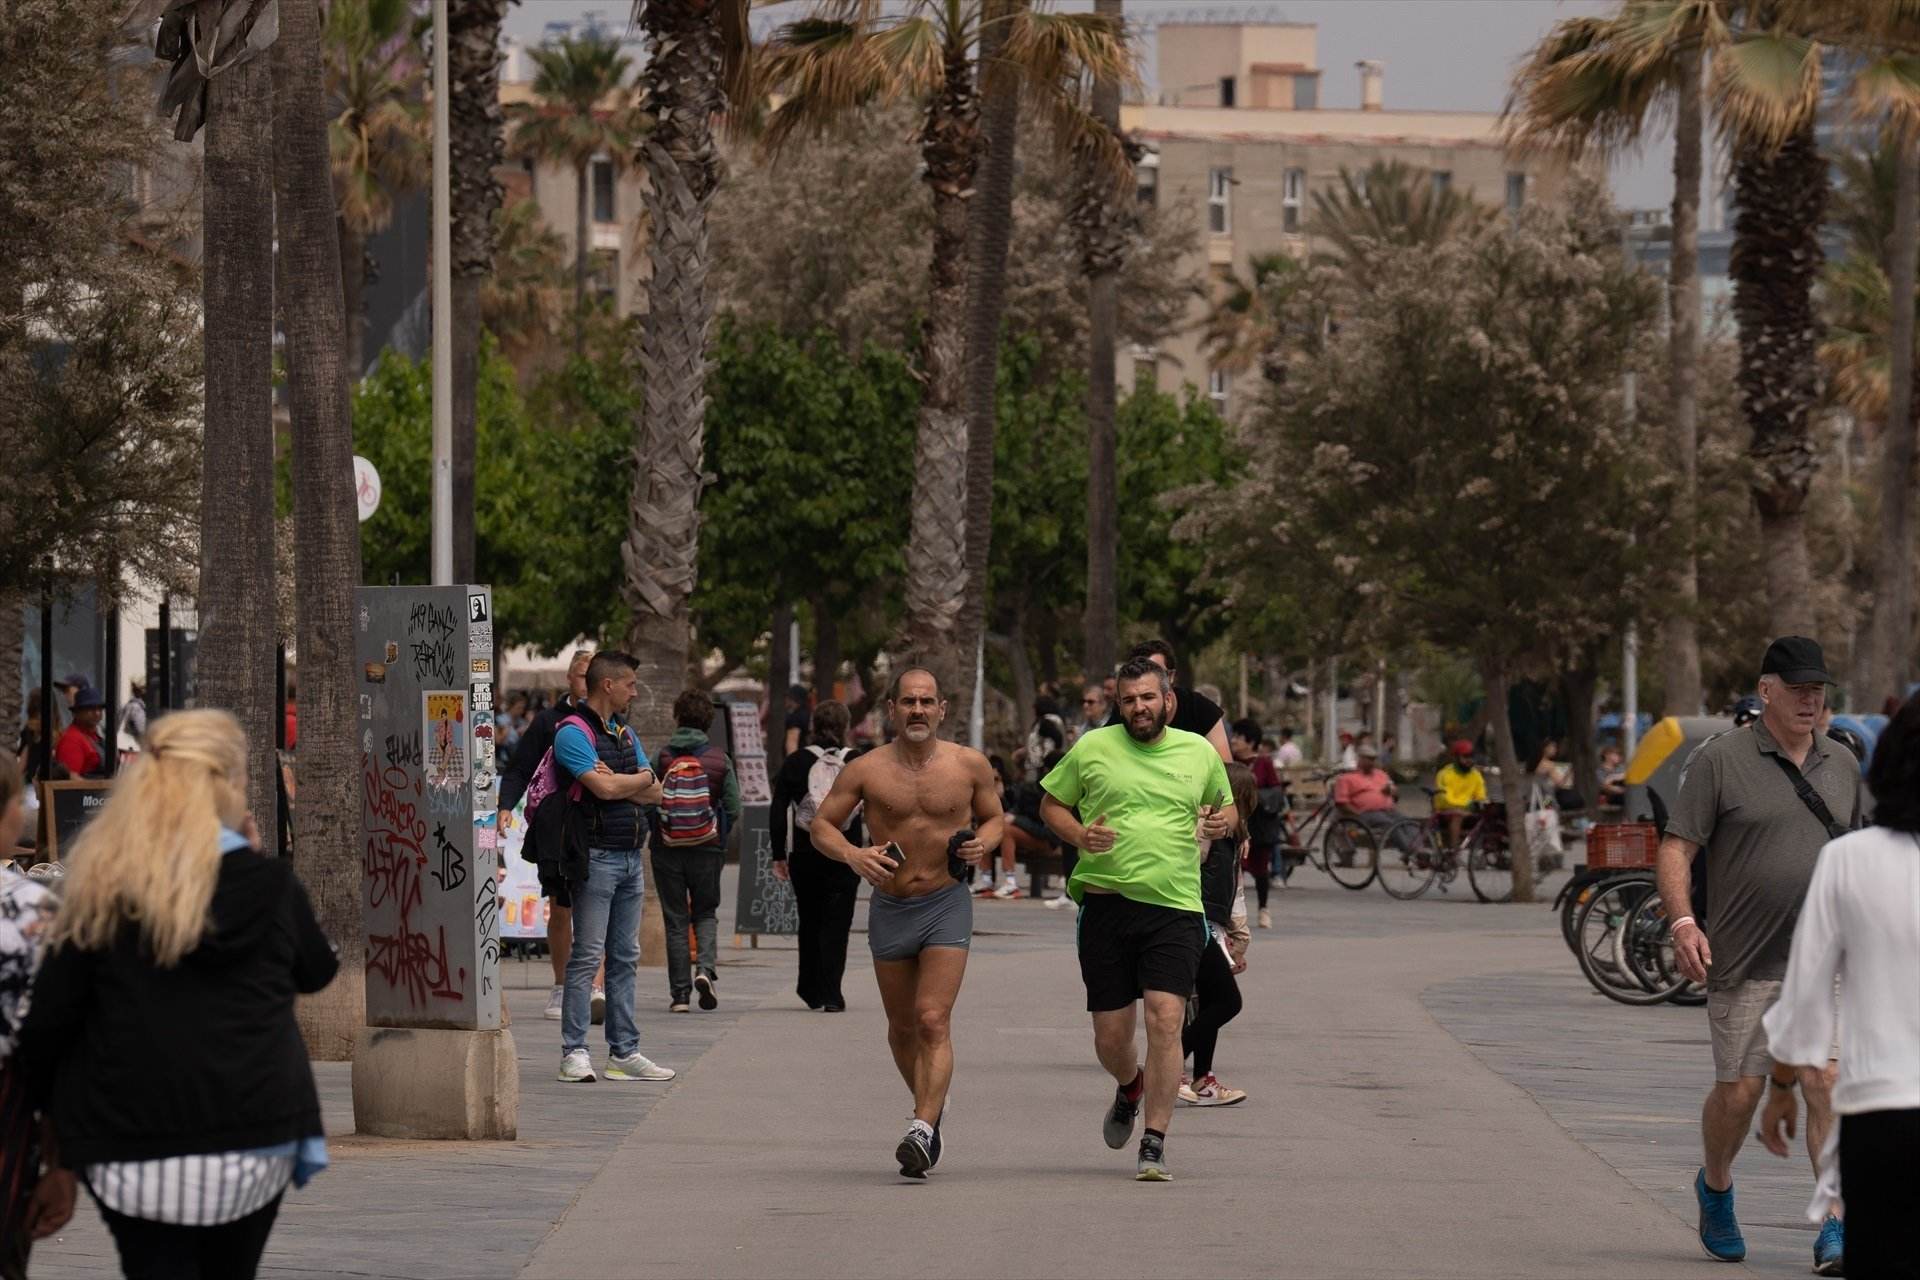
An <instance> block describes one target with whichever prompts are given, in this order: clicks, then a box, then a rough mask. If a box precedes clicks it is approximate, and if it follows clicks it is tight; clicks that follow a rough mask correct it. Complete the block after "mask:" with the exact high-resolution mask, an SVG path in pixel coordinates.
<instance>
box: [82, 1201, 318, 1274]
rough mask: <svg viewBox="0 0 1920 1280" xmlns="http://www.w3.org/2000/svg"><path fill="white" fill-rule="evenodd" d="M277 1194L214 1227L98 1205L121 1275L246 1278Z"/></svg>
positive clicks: (255, 1265) (269, 1228) (262, 1247)
mask: <svg viewBox="0 0 1920 1280" xmlns="http://www.w3.org/2000/svg"><path fill="white" fill-rule="evenodd" d="M280 1199H281V1198H280V1197H279V1196H275V1197H274V1198H273V1202H272V1203H271V1204H269V1205H267V1207H266V1208H264V1209H261V1210H259V1211H258V1212H255V1213H250V1214H248V1215H247V1216H246V1217H244V1218H240V1219H238V1220H236V1221H233V1222H226V1223H222V1224H221V1225H220V1226H217V1227H176V1226H173V1225H171V1224H170V1223H165V1222H149V1221H147V1220H146V1219H145V1218H129V1217H128V1216H127V1215H125V1214H124V1213H115V1212H114V1211H113V1210H111V1209H109V1208H107V1206H105V1205H101V1206H100V1216H101V1217H102V1218H105V1219H106V1221H107V1230H109V1231H111V1232H112V1233H113V1242H114V1244H116V1245H118V1246H119V1249H120V1270H121V1271H122V1272H123V1273H125V1275H126V1277H127V1280H252V1276H253V1274H254V1272H255V1271H257V1270H258V1269H259V1267H260V1255H261V1254H262V1253H264V1252H265V1251H266V1248H267V1237H268V1236H269V1235H271V1234H273V1219H274V1216H275V1215H276V1214H278V1213H279V1212H280Z"/></svg>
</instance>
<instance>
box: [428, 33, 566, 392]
mask: <svg viewBox="0 0 1920 1280" xmlns="http://www.w3.org/2000/svg"><path fill="white" fill-rule="evenodd" d="M449 52H451V51H449ZM568 276H569V272H568V270H567V242H566V239H565V237H563V236H562V235H561V234H560V233H559V232H558V231H555V230H554V229H553V228H552V227H549V226H548V225H547V224H546V223H545V222H542V221H541V220H540V206H539V205H537V204H535V203H534V202H533V201H532V200H516V201H514V202H513V203H512V204H508V205H504V206H502V207H501V209H500V210H499V212H497V213H496V214H495V215H494V225H493V271H492V273H491V274H490V275H488V276H486V277H485V278H484V279H483V280H481V282H480V323H481V327H482V328H484V329H485V330H486V331H487V332H489V333H491V334H492V335H493V336H494V337H495V338H496V339H497V340H498V341H499V343H500V350H501V352H502V353H503V354H504V355H505V356H506V357H507V359H508V360H510V361H512V362H513V364H514V366H515V367H516V368H518V369H519V370H521V373H522V375H523V376H524V375H525V374H527V373H529V372H531V371H533V370H536V369H537V368H539V367H540V364H541V359H540V357H541V355H542V353H544V352H545V350H546V348H547V342H548V339H549V337H550V335H552V333H553V332H554V330H555V329H557V328H559V325H560V318H561V317H562V316H563V315H565V314H566V299H567V293H568V286H569V281H568Z"/></svg>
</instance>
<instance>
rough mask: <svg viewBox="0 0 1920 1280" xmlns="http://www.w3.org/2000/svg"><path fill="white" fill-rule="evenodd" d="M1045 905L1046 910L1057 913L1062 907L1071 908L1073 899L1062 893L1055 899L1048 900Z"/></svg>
mask: <svg viewBox="0 0 1920 1280" xmlns="http://www.w3.org/2000/svg"><path fill="white" fill-rule="evenodd" d="M1046 905H1047V910H1049V911H1058V910H1059V909H1060V908H1062V907H1070V906H1072V905H1073V899H1072V898H1069V897H1068V896H1067V895H1066V894H1064V893H1063V894H1061V895H1060V896H1059V897H1057V898H1048V899H1047V904H1046Z"/></svg>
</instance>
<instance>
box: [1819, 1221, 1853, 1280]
mask: <svg viewBox="0 0 1920 1280" xmlns="http://www.w3.org/2000/svg"><path fill="white" fill-rule="evenodd" d="M1846 1255H1847V1229H1846V1227H1845V1226H1844V1225H1843V1224H1842V1223H1841V1221H1840V1219H1838V1218H1836V1217H1834V1216H1833V1215H1832V1214H1828V1215H1827V1220H1826V1221H1825V1222H1822V1223H1821V1224H1820V1234H1819V1236H1818V1237H1816V1238H1815V1239H1814V1242H1813V1274H1815V1275H1817V1276H1843V1275H1845V1274H1847V1273H1846V1272H1845V1271H1842V1270H1841V1269H1840V1267H1841V1263H1842V1262H1844V1261H1845V1259H1846Z"/></svg>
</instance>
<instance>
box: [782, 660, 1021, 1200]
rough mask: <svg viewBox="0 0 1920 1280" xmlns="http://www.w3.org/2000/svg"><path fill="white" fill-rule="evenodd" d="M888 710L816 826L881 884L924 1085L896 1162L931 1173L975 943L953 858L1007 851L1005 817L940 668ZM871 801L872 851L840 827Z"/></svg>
mask: <svg viewBox="0 0 1920 1280" xmlns="http://www.w3.org/2000/svg"><path fill="white" fill-rule="evenodd" d="M888 710H889V715H890V717H891V719H892V723H893V730H894V735H895V736H894V740H893V741H892V742H890V743H888V744H887V745H886V746H884V747H880V748H878V749H876V750H873V751H869V752H867V753H866V754H865V755H863V756H860V757H858V758H857V759H855V760H853V761H851V762H850V763H848V765H847V766H846V768H844V769H842V770H841V771H840V776H839V778H837V779H836V780H835V781H834V784H833V790H832V791H830V792H828V793H827V798H826V799H825V800H824V801H822V802H821V804H820V811H819V813H818V815H817V816H815V818H814V820H813V825H812V826H811V827H810V828H809V833H810V834H811V835H812V837H813V847H814V848H815V849H818V850H819V851H820V852H821V853H824V854H826V855H827V856H828V857H829V858H837V859H839V860H840V861H841V862H844V863H846V864H847V865H848V866H850V867H852V868H853V869H854V870H855V871H856V872H858V873H859V874H860V877H861V878H862V879H864V880H865V881H866V882H867V883H868V884H870V885H872V886H873V902H872V905H871V908H870V910H869V911H868V914H867V942H868V945H869V947H870V948H871V949H872V951H873V971H874V976H875V977H876V978H878V979H879V983H880V1001H881V1003H882V1004H884V1005H885V1006H886V1010H887V1045H888V1047H889V1048H891V1049H892V1050H893V1061H894V1064H895V1065H896V1066H898V1067H899V1068H900V1074H901V1076H903V1077H904V1078H905V1079H906V1082H907V1087H908V1088H909V1089H911V1090H913V1123H912V1124H911V1125H910V1126H909V1127H908V1129H907V1136H906V1137H904V1138H902V1139H901V1140H900V1145H899V1146H898V1147H897V1148H896V1149H895V1150H894V1157H895V1158H896V1159H897V1160H899V1162H900V1173H901V1175H902V1176H903V1177H908V1178H924V1177H926V1176H927V1170H928V1169H931V1168H932V1167H933V1166H934V1165H936V1164H938V1163H939V1161H940V1113H941V1112H942V1111H943V1110H944V1109H945V1107H946V1102H947V1086H948V1084H950V1083H951V1082H952V1080H953V1041H952V1039H951V1037H950V1034H949V1031H950V1022H951V1017H952V1013H953V1002H954V999H955V998H956V997H957V996H958V995H959V994H960V980H961V978H962V977H964V976H965V974H966V971H967V948H968V946H969V945H971V943H972V941H973V898H972V896H971V895H970V894H969V893H968V892H967V886H966V885H965V884H964V883H963V882H961V881H959V880H957V879H955V878H954V876H953V875H952V874H951V872H950V871H949V865H950V860H951V858H953V857H957V858H959V859H960V860H961V861H963V862H966V863H972V864H975V865H978V863H979V862H980V859H981V858H982V857H984V856H985V855H986V852H987V850H989V849H996V848H998V847H999V845H1000V828H1001V825H1002V818H1001V814H1000V797H999V790H998V788H997V787H996V786H995V779H994V773H993V766H992V765H990V764H988V763H987V758H986V757H985V756H983V755H981V754H980V753H979V752H978V751H973V750H970V749H968V748H966V747H963V746H960V745H958V744H957V743H952V742H942V741H940V740H939V738H938V737H936V736H935V735H936V734H937V733H938V731H939V728H940V722H941V721H942V720H943V719H945V718H946V714H947V704H946V702H945V701H943V700H942V699H941V697H940V687H939V684H938V682H937V681H936V680H935V679H934V677H933V673H931V672H929V671H925V670H923V669H921V668H918V667H915V668H912V669H909V670H907V671H903V672H901V673H900V676H899V678H898V679H897V680H895V681H894V687H893V696H892V697H891V698H890V699H889V700H888ZM859 805H865V806H866V820H867V828H868V830H869V831H871V832H872V838H873V840H874V841H875V842H876V843H875V844H874V845H870V846H868V847H866V848H856V847H855V846H854V845H853V843H852V842H851V841H849V840H848V839H847V837H846V833H845V832H843V831H842V830H841V829H840V828H841V826H842V824H844V823H845V822H847V820H848V819H850V818H851V817H852V816H853V813H854V809H855V807H856V806H859ZM956 833H958V834H959V835H960V838H959V839H955V836H956ZM969 833H970V834H969ZM890 848H897V849H898V850H899V851H900V853H901V854H902V855H903V857H902V859H901V860H899V861H896V860H895V857H894V855H893V853H892V852H891V851H890ZM960 869H962V870H964V868H960Z"/></svg>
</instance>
